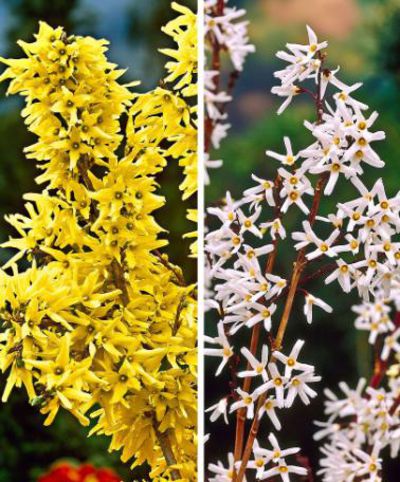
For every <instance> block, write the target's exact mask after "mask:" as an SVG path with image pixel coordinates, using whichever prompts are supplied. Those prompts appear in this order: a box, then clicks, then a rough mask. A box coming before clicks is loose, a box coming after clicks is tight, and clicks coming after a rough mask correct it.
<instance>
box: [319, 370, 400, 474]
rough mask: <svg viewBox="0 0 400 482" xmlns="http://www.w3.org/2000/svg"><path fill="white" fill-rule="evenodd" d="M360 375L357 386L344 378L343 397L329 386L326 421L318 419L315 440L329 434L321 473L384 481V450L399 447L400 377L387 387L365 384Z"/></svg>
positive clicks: (394, 453)
mask: <svg viewBox="0 0 400 482" xmlns="http://www.w3.org/2000/svg"><path fill="white" fill-rule="evenodd" d="M365 386H366V381H365V379H361V380H360V382H359V383H358V386H357V388H356V389H355V390H352V389H350V388H349V387H348V385H347V384H345V383H344V382H342V383H341V384H340V388H341V390H342V392H343V397H337V396H336V395H335V394H334V393H332V392H331V391H330V390H326V391H325V392H326V396H327V401H326V402H325V413H326V414H327V415H328V416H329V419H328V421H327V422H316V424H317V425H318V426H319V427H320V430H319V431H318V432H317V433H316V434H315V439H316V440H321V439H323V438H327V439H328V442H327V443H326V444H325V445H324V446H323V447H322V448H321V452H322V454H323V457H322V459H321V469H320V470H319V472H318V474H319V475H320V476H321V477H322V480H323V481H324V482H348V481H351V480H357V481H369V482H381V481H382V477H381V470H382V451H383V450H384V449H385V448H386V447H389V448H390V455H391V457H393V458H394V457H398V454H399V449H400V417H399V411H398V402H399V394H400V381H399V378H398V374H397V377H393V378H391V379H390V381H389V384H388V388H387V389H385V388H379V389H375V388H372V387H371V386H369V387H367V388H365Z"/></svg>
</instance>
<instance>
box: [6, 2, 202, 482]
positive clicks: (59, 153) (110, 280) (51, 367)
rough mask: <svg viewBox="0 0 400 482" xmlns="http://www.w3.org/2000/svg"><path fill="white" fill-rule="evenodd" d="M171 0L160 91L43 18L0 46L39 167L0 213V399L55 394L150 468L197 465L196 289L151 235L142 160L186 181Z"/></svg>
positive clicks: (185, 18)
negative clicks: (31, 184) (10, 48)
mask: <svg viewBox="0 0 400 482" xmlns="http://www.w3.org/2000/svg"><path fill="white" fill-rule="evenodd" d="M175 8H176V9H178V10H179V11H180V12H182V15H181V16H179V17H178V19H176V20H174V21H172V22H171V24H169V25H168V26H167V27H166V32H167V33H170V34H171V35H173V36H174V39H176V40H177V41H179V48H178V52H181V49H182V52H184V53H182V56H181V54H175V53H174V55H175V57H176V62H173V63H169V64H167V69H168V70H169V74H168V82H169V81H171V82H175V81H177V82H178V83H177V84H176V85H174V87H175V88H176V92H175V93H173V92H172V91H170V90H167V89H166V88H157V89H155V90H154V91H152V92H151V93H149V94H143V95H137V94H132V93H131V92H130V91H129V90H128V88H127V87H128V86H127V85H125V86H124V85H121V84H119V83H118V78H119V77H120V76H121V75H122V73H123V71H121V70H118V69H117V68H116V66H115V65H114V64H111V63H110V62H108V60H107V58H106V56H105V52H106V50H107V48H106V44H107V42H106V41H104V40H95V39H93V38H90V37H78V36H67V35H66V33H65V32H64V31H63V29H62V28H56V29H53V28H51V27H50V26H49V25H47V24H45V23H41V24H40V28H39V32H38V34H37V35H36V39H35V41H34V42H32V43H25V42H20V46H21V47H22V49H23V51H24V53H25V55H26V57H25V58H22V59H16V60H7V59H3V58H1V61H2V62H3V63H5V64H6V65H7V67H8V68H7V69H6V70H5V72H4V73H3V74H2V75H1V76H0V80H5V79H9V80H10V84H9V88H8V93H12V94H20V95H22V96H24V98H25V101H26V106H25V108H24V109H23V111H22V115H23V117H24V118H25V122H26V124H27V126H28V128H29V130H30V131H31V132H33V133H34V134H35V135H36V136H37V142H36V143H35V144H34V145H32V146H29V147H28V148H27V149H26V153H27V157H28V158H32V159H35V160H36V161H38V167H39V169H40V170H41V174H40V175H39V176H38V178H37V182H38V183H41V184H43V183H44V189H43V191H42V192H41V193H40V194H28V195H26V196H25V199H26V200H27V203H26V211H27V213H26V214H25V215H21V214H16V215H13V216H9V217H8V221H9V222H10V223H11V224H12V226H13V227H14V228H15V229H16V230H17V232H18V237H16V238H11V239H10V240H9V241H7V242H6V243H5V245H4V246H6V247H8V248H14V249H16V250H17V252H16V255H15V256H13V257H12V259H11V260H10V261H9V262H8V263H7V265H6V266H5V267H4V269H3V271H1V272H0V289H1V293H2V297H1V300H0V312H1V317H2V319H3V321H4V329H3V332H2V333H1V334H0V369H1V370H2V371H3V372H7V373H8V378H7V383H6V386H5V390H4V392H3V398H2V399H3V401H6V400H7V399H8V397H9V395H10V392H11V391H12V389H13V387H21V386H24V387H25V389H26V391H27V394H28V397H29V399H30V402H31V403H32V404H33V405H35V406H37V407H39V408H40V411H41V412H42V413H43V414H45V415H46V420H45V424H46V425H48V424H51V423H52V421H53V420H54V418H55V416H56V414H57V412H58V410H59V409H60V408H64V409H66V410H68V411H70V412H71V413H72V414H73V415H74V416H75V417H77V419H78V420H79V421H80V422H81V423H82V424H83V425H87V424H88V423H89V417H93V418H95V419H96V425H95V427H94V428H93V430H92V432H93V433H98V434H107V435H109V436H110V437H111V445H110V449H111V450H121V454H122V455H121V457H122V459H123V460H124V461H128V460H130V459H132V458H133V459H134V461H133V466H136V465H141V464H143V463H144V462H147V463H148V464H149V465H150V467H151V473H150V477H151V478H152V480H154V481H157V482H164V481H169V480H181V481H187V482H189V481H190V482H193V481H195V480H196V419H197V415H196V413H197V410H196V364H197V363H196V360H197V356H196V335H197V326H196V300H195V291H194V286H187V285H186V283H185V280H184V276H183V273H182V270H181V269H180V268H179V267H177V266H175V265H173V264H171V262H170V261H169V260H168V257H167V256H166V255H165V254H161V253H160V252H159V251H158V249H159V248H161V247H162V246H164V245H165V244H166V241H165V240H161V239H159V234H160V233H161V231H162V228H161V227H160V226H159V225H158V224H157V222H156V220H155V218H154V217H153V212H154V211H155V210H156V209H157V208H159V207H160V206H162V205H163V204H164V202H165V200H164V199H163V198H162V197H160V196H159V195H157V193H156V190H157V182H156V179H155V175H156V174H157V173H158V172H159V171H160V170H162V169H163V168H164V167H165V166H166V165H167V162H168V160H169V159H171V158H175V159H177V160H178V161H179V163H180V164H182V165H183V167H184V169H185V173H186V180H185V181H184V184H183V186H182V189H184V192H185V197H188V196H189V195H190V194H191V193H192V192H194V191H195V189H196V181H195V179H194V175H193V172H192V171H193V169H194V167H193V166H192V163H195V161H194V160H193V157H195V152H196V139H195V138H196V128H195V123H194V122H195V121H194V120H193V114H194V109H193V108H191V107H188V105H187V104H186V102H185V101H184V100H183V99H182V98H181V95H182V96H184V95H193V92H194V88H193V84H192V81H193V80H192V79H193V73H194V71H195V66H194V65H193V67H192V69H191V71H190V73H189V71H188V70H187V65H189V64H190V62H193V60H190V59H189V58H188V57H187V56H190V55H194V48H195V33H193V32H191V30H192V29H193V28H194V27H193V25H194V23H193V18H194V14H192V13H191V12H190V11H189V10H187V9H185V8H182V7H180V6H177V5H175ZM181 40H182V43H181ZM190 42H192V43H193V45H192V44H191V50H190V51H189V50H188V49H189V47H188V46H187V44H189V43H190ZM170 53H171V54H172V52H170ZM193 58H196V57H193ZM183 66H185V73H184V75H182V69H183V68H184V67H183ZM131 85H132V84H131ZM150 99H151V103H150V102H149V100H150ZM123 115H127V116H128V121H127V122H122V119H121V116H123ZM122 125H126V132H123V130H122V127H121V126H122ZM121 151H122V152H121ZM191 214H192V216H193V213H191ZM22 257H25V258H26V259H28V260H29V261H30V262H31V267H30V268H29V269H27V270H26V271H20V270H19V269H18V267H17V262H18V260H19V259H21V258H22Z"/></svg>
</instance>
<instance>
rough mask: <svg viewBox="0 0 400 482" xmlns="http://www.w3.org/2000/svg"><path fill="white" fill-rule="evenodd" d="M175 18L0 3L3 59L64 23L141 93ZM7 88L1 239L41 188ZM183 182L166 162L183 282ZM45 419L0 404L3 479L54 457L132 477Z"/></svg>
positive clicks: (112, 4) (0, 146)
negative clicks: (104, 48) (104, 53)
mask: <svg viewBox="0 0 400 482" xmlns="http://www.w3.org/2000/svg"><path fill="white" fill-rule="evenodd" d="M180 3H182V4H185V5H188V6H190V7H192V8H194V7H195V5H196V2H195V0H183V1H181V2H180ZM174 16H175V12H173V11H172V10H171V8H170V2H169V1H159V0H146V1H143V0H101V1H100V2H99V1H96V0H51V1H49V0H0V56H3V57H19V56H21V52H20V49H19V47H18V46H17V45H16V41H17V40H18V39H23V40H26V41H30V40H31V39H32V34H33V33H34V32H36V31H37V28H38V21H39V20H45V21H46V22H48V23H50V24H51V25H52V26H57V25H63V26H64V27H65V28H66V29H67V30H68V32H70V33H76V34H81V35H93V36H94V37H96V38H106V39H108V40H109V41H110V42H111V44H110V51H109V58H110V59H111V60H112V61H113V62H116V63H118V64H119V65H120V66H121V67H123V68H128V72H127V73H126V74H125V77H124V80H126V81H130V80H141V81H142V84H141V86H140V87H139V89H140V90H143V91H144V90H148V89H152V88H154V87H155V86H156V85H157V84H158V82H159V80H160V79H161V78H162V77H163V76H164V71H163V65H164V63H165V61H166V57H164V56H163V55H162V54H160V53H158V52H157V49H158V48H161V47H169V46H172V45H171V41H170V39H169V37H167V36H166V35H164V34H163V33H162V32H161V31H160V28H161V26H162V25H164V24H166V23H167V22H168V20H170V19H172V18H174ZM2 70H3V69H2V68H1V71H2ZM5 88H6V85H1V86H0V241H4V240H6V239H7V238H8V236H9V235H11V234H12V235H14V234H15V233H14V232H13V230H12V228H11V227H10V226H9V225H8V224H7V223H5V222H4V220H3V216H4V214H6V213H14V212H23V209H24V208H23V200H22V195H23V194H24V193H26V192H32V191H34V192H36V191H38V190H39V187H38V186H37V185H36V184H35V182H34V177H35V176H36V175H37V172H36V170H35V166H34V163H33V162H32V161H28V160H26V159H25V158H24V156H23V153H22V151H23V148H24V147H25V146H27V145H29V144H31V143H32V142H33V138H32V137H31V136H30V135H29V133H28V132H27V130H26V128H25V126H24V124H23V121H22V119H21V117H20V108H21V106H22V102H21V99H19V98H14V97H10V98H6V97H5V96H4V94H5ZM180 181H181V172H180V169H179V168H178V167H177V166H176V165H175V163H174V164H171V165H170V166H169V167H168V169H167V170H166V172H165V173H164V174H163V177H162V178H161V179H160V184H161V185H162V192H163V194H164V195H165V196H166V197H167V200H168V202H167V205H166V206H165V207H164V208H162V210H160V211H159V214H158V219H159V220H161V224H162V225H163V226H164V227H165V228H167V229H168V230H169V231H170V234H169V239H170V242H171V244H170V247H169V248H168V252H169V254H170V256H171V258H172V259H173V261H174V262H176V263H178V264H180V265H181V266H183V267H184V269H185V272H186V273H185V274H186V278H187V280H188V281H194V280H195V272H196V263H195V261H194V260H188V259H187V253H188V246H189V241H187V240H184V241H183V240H182V238H181V236H182V234H183V233H185V232H188V231H189V230H190V231H191V230H193V229H194V228H193V224H192V223H189V222H188V221H187V220H186V218H185V214H186V209H187V208H188V207H193V206H194V203H195V199H193V200H192V201H191V205H189V204H190V203H185V204H184V203H182V202H181V200H180V192H179V190H178V188H177V186H178V184H179V182H180ZM9 256H10V253H9V252H8V251H7V250H4V249H1V250H0V262H1V264H3V262H4V261H5V260H6V259H7V258H8V257H9ZM3 386H4V378H0V392H1V391H2V389H3V388H2V387H3ZM42 423H43V417H42V416H41V415H40V414H39V413H38V412H37V409H34V408H32V407H30V406H29V405H28V403H27V401H26V397H25V395H24V394H23V393H22V392H21V393H19V392H18V390H16V391H15V392H14V393H13V395H12V396H11V398H10V400H9V402H8V403H7V404H2V405H0V482H9V481H11V480H13V481H16V482H34V481H36V479H37V476H38V475H39V474H41V473H43V471H44V470H45V469H46V468H47V467H48V466H49V465H50V464H51V463H53V462H54V461H55V460H57V459H59V458H71V459H74V460H77V461H90V462H93V463H95V464H97V465H98V466H110V467H112V468H114V469H115V470H116V471H117V472H118V473H119V474H120V476H121V478H123V479H124V480H125V482H128V481H130V480H132V474H131V473H130V472H129V470H128V469H127V466H126V465H125V466H124V465H123V464H122V463H120V462H119V457H118V454H116V453H114V454H111V455H110V454H108V453H107V446H108V440H107V438H101V437H91V438H87V433H88V429H85V428H82V427H81V426H80V425H79V424H78V422H77V421H76V420H75V419H74V418H73V417H72V416H70V415H69V414H68V413H66V412H60V413H59V415H57V418H56V421H55V423H54V425H52V426H51V427H47V428H46V427H43V426H42ZM144 476H145V471H140V470H136V471H135V478H137V479H140V480H141V479H142V477H144Z"/></svg>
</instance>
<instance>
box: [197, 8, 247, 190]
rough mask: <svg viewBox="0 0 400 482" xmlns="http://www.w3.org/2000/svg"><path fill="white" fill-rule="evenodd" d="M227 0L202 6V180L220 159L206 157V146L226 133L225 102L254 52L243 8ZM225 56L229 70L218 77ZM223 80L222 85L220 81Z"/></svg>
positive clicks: (229, 98) (213, 146)
mask: <svg viewBox="0 0 400 482" xmlns="http://www.w3.org/2000/svg"><path fill="white" fill-rule="evenodd" d="M228 3H229V0H206V1H205V2H204V7H205V22H204V34H205V48H206V54H207V59H206V67H205V73H204V79H205V93H204V100H205V110H206V112H205V121H204V135H205V156H204V163H205V166H204V171H205V181H206V184H208V182H209V177H208V173H207V169H209V168H218V167H220V166H221V165H222V161H221V160H212V159H210V154H209V152H210V150H211V149H212V148H215V149H218V148H219V146H220V143H221V141H222V139H224V138H225V137H226V135H227V131H228V130H229V127H230V124H229V123H228V122H227V114H226V112H225V110H226V104H227V103H228V102H230V101H231V100H232V91H233V88H234V86H235V83H236V80H237V78H238V76H239V74H240V72H241V71H242V70H243V64H244V62H245V59H246V56H247V55H248V54H249V53H251V52H254V46H253V45H250V44H249V38H248V34H247V25H248V22H247V21H243V20H242V17H243V16H244V15H245V14H246V11H245V10H244V9H239V10H238V9H237V8H236V7H229V6H228ZM224 56H227V58H228V59H229V62H230V64H231V65H232V68H233V70H232V71H231V73H230V74H229V75H228V78H227V79H224V78H222V75H221V64H222V61H223V57H224ZM224 83H225V84H226V85H225V86H223V85H222V84H224Z"/></svg>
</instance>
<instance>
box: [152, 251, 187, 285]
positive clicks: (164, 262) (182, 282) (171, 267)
mask: <svg viewBox="0 0 400 482" xmlns="http://www.w3.org/2000/svg"><path fill="white" fill-rule="evenodd" d="M154 254H155V255H156V256H157V258H158V259H159V261H160V262H161V264H162V265H164V266H165V267H166V268H168V269H169V270H170V271H172V273H173V274H174V275H175V278H176V280H177V283H178V285H179V286H186V281H185V278H184V277H183V275H182V274H181V273H180V272H179V271H178V270H177V269H176V268H175V267H174V265H173V264H172V263H170V262H169V261H168V260H167V259H165V258H164V256H163V255H162V253H160V251H158V250H155V251H154Z"/></svg>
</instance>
